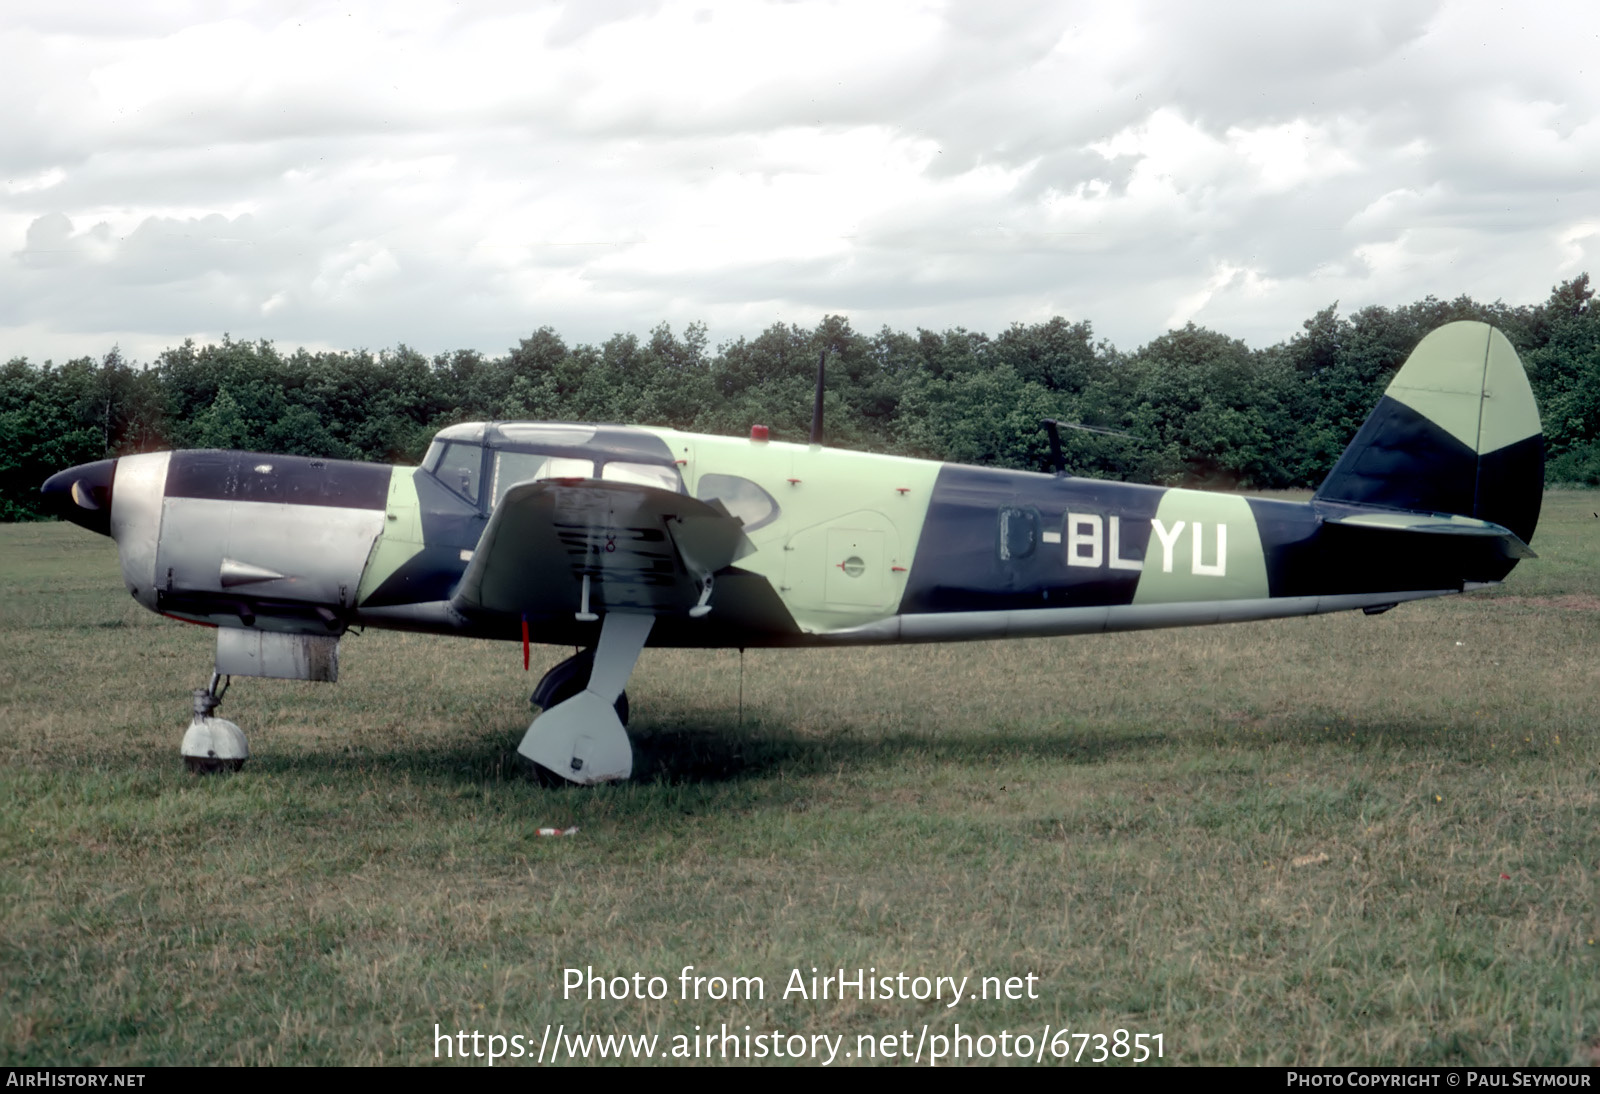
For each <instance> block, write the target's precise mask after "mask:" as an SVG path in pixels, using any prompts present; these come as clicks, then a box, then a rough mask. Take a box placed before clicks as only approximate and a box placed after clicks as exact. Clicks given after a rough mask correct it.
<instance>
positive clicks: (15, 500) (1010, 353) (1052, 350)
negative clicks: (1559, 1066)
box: [0, 274, 1600, 520]
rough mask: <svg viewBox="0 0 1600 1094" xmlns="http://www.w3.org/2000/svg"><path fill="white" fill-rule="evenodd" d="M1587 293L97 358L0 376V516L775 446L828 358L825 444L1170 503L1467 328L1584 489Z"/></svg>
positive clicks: (1307, 449) (1269, 479) (246, 345)
mask: <svg viewBox="0 0 1600 1094" xmlns="http://www.w3.org/2000/svg"><path fill="white" fill-rule="evenodd" d="M1593 296H1594V291H1593V289H1591V288H1590V285H1589V276H1588V274H1583V275H1582V276H1580V277H1577V278H1574V279H1573V280H1570V281H1567V282H1564V283H1562V284H1560V285H1557V286H1556V287H1555V288H1554V289H1553V290H1552V292H1551V294H1550V296H1549V298H1548V299H1547V300H1545V301H1544V302H1542V303H1540V304H1536V305H1523V306H1518V307H1509V306H1507V305H1505V304H1502V303H1499V302H1496V303H1493V304H1480V303H1478V302H1477V301H1475V300H1472V299H1470V298H1468V297H1465V296H1463V297H1459V298H1457V299H1455V300H1451V301H1443V300H1437V299H1435V298H1433V297H1431V296H1430V297H1427V298H1426V299H1424V300H1421V301H1419V302H1417V303H1413V304H1408V305H1405V306H1402V307H1394V308H1389V307H1379V306H1374V307H1367V308H1362V309H1361V310H1359V311H1356V312H1355V313H1353V314H1351V315H1348V316H1342V315H1340V314H1339V312H1338V306H1337V304H1334V305H1330V306H1329V307H1327V308H1324V309H1323V310H1322V311H1319V312H1317V314H1315V315H1313V316H1312V317H1311V318H1310V319H1307V320H1306V321H1305V323H1304V324H1303V329H1302V330H1301V331H1300V332H1299V333H1297V334H1295V335H1294V336H1293V337H1292V338H1290V339H1289V340H1288V341H1286V342H1282V343H1279V344H1277V345H1274V346H1270V347H1268V348H1266V349H1250V348H1249V347H1247V346H1246V345H1245V344H1244V343H1243V342H1241V341H1240V340H1238V339H1235V338H1230V337H1228V336H1227V335H1225V334H1222V333H1219V332H1217V331H1213V330H1208V329H1206V328H1204V327H1197V326H1195V325H1194V324H1193V323H1190V324H1188V325H1187V326H1185V327H1183V328H1182V329H1179V330H1172V331H1168V332H1167V333H1166V334H1163V335H1161V336H1160V337H1158V338H1156V339H1154V340H1153V341H1151V342H1149V343H1148V344H1146V345H1144V346H1142V347H1140V348H1139V349H1137V350H1134V351H1132V352H1131V353H1130V352H1124V351H1122V350H1119V349H1117V348H1116V347H1115V346H1113V345H1111V344H1110V343H1109V342H1107V341H1105V340H1103V339H1096V338H1095V337H1094V332H1093V329H1092V328H1091V326H1090V324H1089V323H1087V322H1077V323H1071V322H1068V321H1067V320H1065V319H1061V318H1055V319H1051V320H1049V321H1048V322H1044V323H1036V324H1032V325H1024V324H1020V323H1018V324H1014V325H1012V326H1011V327H1010V328H1009V329H1008V330H1005V331H1003V332H1001V333H999V334H997V335H988V334H980V333H975V332H972V331H967V330H963V329H960V328H956V329H952V330H946V331H943V332H935V331H931V330H918V331H916V332H915V333H906V332H903V331H895V330H890V329H889V328H887V327H885V328H884V329H882V330H880V331H879V332H878V333H876V334H863V333H860V332H858V331H855V330H853V329H852V328H851V326H850V323H849V321H848V320H847V319H845V318H843V317H840V316H829V317H827V318H825V319H823V320H822V321H821V322H820V323H818V324H817V325H816V327H815V328H813V329H810V330H807V329H803V328H801V327H798V326H793V325H791V326H783V325H775V326H773V327H770V328H768V329H767V330H765V331H763V332H762V333H761V334H759V335H757V336H756V337H754V338H738V339H735V340H733V341H731V342H726V343H724V344H722V345H720V346H718V347H717V348H716V349H715V350H712V349H711V348H710V347H709V345H708V343H707V336H706V328H705V327H704V326H703V325H701V324H692V325H690V326H689V327H688V328H687V329H686V330H684V331H683V332H682V334H675V333H674V332H673V331H672V330H671V328H670V327H668V326H667V325H666V324H662V325H660V326H658V327H656V329H655V330H653V331H651V332H650V334H649V336H648V337H646V338H639V337H637V336H636V335H633V334H619V335H616V336H614V337H612V338H610V339H609V340H607V341H605V342H603V343H601V344H599V345H590V344H580V345H573V346H569V345H568V344H567V343H566V342H565V341H564V340H563V339H562V338H561V337H560V336H559V335H558V334H557V333H556V332H555V331H554V330H552V329H550V328H549V327H543V328H540V329H539V330H537V331H535V332H534V333H533V334H532V335H530V336H529V337H527V338H524V339H522V340H521V341H520V343H519V344H518V345H517V346H516V347H515V348H514V349H512V350H510V351H509V352H508V353H506V354H504V355H503V356H499V357H486V356H484V355H482V354H480V353H478V352H476V351H473V350H456V351H454V352H449V353H441V354H438V355H436V356H434V357H432V358H429V357H427V356H425V355H424V354H422V353H419V352H417V351H416V350H414V349H412V348H410V347H408V346H405V345H400V346H397V347H396V348H394V349H392V350H382V351H380V352H377V353H371V352H368V351H366V350H357V351H352V352H319V353H312V352H308V351H306V350H304V349H300V350H296V351H294V352H293V353H284V352H282V351H281V350H279V349H278V348H277V347H276V346H274V345H273V344H272V343H271V342H267V341H257V342H245V341H235V340H233V339H231V338H228V337H226V336H224V338H223V340H222V341H221V343H216V344H208V345H203V346H196V345H195V344H193V342H190V341H186V342H184V344H183V345H181V346H178V347H176V348H172V349H167V350H165V351H163V352H162V353H161V354H160V355H159V356H158V357H157V358H156V360H155V361H153V362H149V363H148V364H147V365H141V364H138V363H135V362H131V361H127V360H125V359H124V358H123V357H122V355H121V354H120V353H119V352H118V351H117V350H116V349H112V350H111V351H110V352H109V353H107V354H106V355H105V356H104V357H103V358H102V359H101V360H99V361H96V360H94V359H92V358H87V357H85V358H79V359H77V360H73V361H68V362H66V363H65V364H61V365H56V364H54V363H52V362H48V361H47V362H45V363H44V364H34V363H32V362H30V361H28V360H27V358H25V357H17V358H13V359H11V360H10V361H8V362H7V363H6V364H5V366H4V368H3V370H0V520H26V519H32V518H35V517H37V516H39V515H40V509H39V504H38V502H39V485H40V484H41V483H42V482H43V481H44V480H45V479H46V478H47V477H48V476H49V475H51V474H53V473H54V472H56V471H59V470H61V469H62V468H65V467H69V466H72V465H74V464H79V463H86V462H89V461H92V460H99V459H105V458H107V457H111V456H120V455H127V454H130V453H135V452H149V451H157V450H161V449H167V448H235V449H249V450H256V451H263V452H282V453H292V454H298V455H307V456H322V457H332V458H337V459H355V460H379V461H387V462H401V463H403V462H416V461H417V460H418V459H420V457H421V455H422V453H423V452H424V451H425V449H426V448H427V444H428V441H429V439H430V438H431V437H432V435H433V433H434V432H435V431H436V430H437V429H439V428H441V427H443V426H445V425H449V424H452V423H454V422H461V421H473V420H481V419H491V418H495V419H535V420H545V421H590V422H622V423H638V424H649V425H665V426H673V427H676V428H679V429H684V430H690V431H694V432H700V433H724V434H744V433H746V432H747V431H748V430H749V427H750V426H751V425H752V424H754V423H762V424H765V425H768V426H769V427H770V428H771V431H772V436H773V438H774V439H776V440H795V441H804V440H805V439H806V438H807V436H808V433H809V429H810V420H811V408H812V393H813V385H814V381H815V375H816V366H817V358H818V355H819V354H821V353H824V352H825V353H826V354H827V375H828V384H827V395H826V422H827V437H826V440H827V443H828V444H830V445H835V446H839V447H847V448H858V449H865V450H870V451H877V452H892V453H897V454H902V455H911V456H923V457H931V458H935V459H942V460H952V461H956V462H961V463H975V464H988V465H993V466H1000V467H1013V468H1026V469H1032V470H1045V469H1048V466H1049V460H1050V456H1049V442H1048V439H1047V437H1046V435H1045V433H1044V432H1043V430H1042V429H1041V428H1040V425H1039V422H1040V420H1041V419H1043V418H1056V419H1060V420H1063V421H1070V422H1080V423H1083V424H1085V425H1091V426H1097V427H1101V428H1106V429H1113V430H1120V431H1122V432H1124V433H1126V434H1127V436H1125V437H1122V436H1108V435H1105V434H1100V433H1087V432H1080V431H1075V430H1068V431H1065V432H1064V433H1063V435H1062V440H1063V446H1064V449H1065V455H1066V459H1067V464H1068V469H1069V470H1070V471H1071V472H1072V473H1074V474H1079V475H1090V476H1097V477H1103V478H1115V479H1127V480H1133V481H1142V482H1154V483H1167V484H1182V485H1190V486H1216V487H1222V486H1228V487H1232V486H1237V487H1242V488H1253V489H1260V488H1275V487H1310V486H1315V485H1316V484H1317V483H1319V482H1320V481H1321V480H1322V478H1323V477H1324V476H1325V475H1326V474H1327V472H1328V470H1329V469H1330V468H1331V467H1332V465H1333V463H1334V461H1335V460H1336V459H1337V458H1338V456H1339V453H1340V452H1341V451H1342V450H1343V449H1344V446H1345V445H1346V444H1347V443H1348V442H1349V440H1350V438H1351V437H1352V436H1353V435H1354V434H1355V431H1356V429H1357V428H1358V427H1359V426H1360V424H1361V422H1362V421H1363V420H1364V419H1365V418H1366V415H1367V413H1368V412H1369V411H1370V410H1371V409H1372V407H1373V405H1374V404H1375V403H1376V402H1377V400H1378V397H1379V395H1380V394H1382V392H1383V389H1384V387H1385V386H1386V385H1387V384H1388V382H1389V379H1390V378H1391V377H1392V376H1393V375H1394V372H1395V370H1396V369H1398V368H1399V367H1400V365H1401V364H1402V363H1403V362H1404V361H1405V358H1406V356H1407V355H1408V354H1409V353H1410V352H1411V350H1412V349H1413V348H1414V347H1415V346H1416V344H1417V342H1418V341H1420V340H1421V338H1422V337H1423V335H1425V334H1427V333H1428V332H1429V331H1431V330H1432V329H1433V328H1435V327H1437V326H1439V325H1440V324H1443V323H1447V322H1450V321H1452V320H1457V319H1479V320H1485V321H1487V322H1490V323H1493V324H1494V325H1495V326H1497V327H1499V328H1500V329H1501V330H1502V331H1504V332H1505V333H1506V335H1507V337H1508V338H1510V340H1511V342H1512V344H1513V345H1514V346H1516V349H1517V352H1518V353H1519V354H1520V355H1521V357H1522V361H1523V364H1524V365H1525V366H1527V369H1528V374H1529V377H1530V379H1531V380H1532V383H1533V390H1534V393H1535V395H1536V396H1537V398H1538V400H1539V407H1540V411H1541V414H1542V415H1543V420H1544V431H1545V438H1546V441H1547V445H1548V451H1549V463H1548V468H1547V473H1546V478H1547V481H1551V482H1573V483H1587V484H1591V485H1593V484H1600V307H1595V306H1594V305H1593Z"/></svg>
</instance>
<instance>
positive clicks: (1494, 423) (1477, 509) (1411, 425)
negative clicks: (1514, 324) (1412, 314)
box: [1314, 321, 1544, 543]
mask: <svg viewBox="0 0 1600 1094" xmlns="http://www.w3.org/2000/svg"><path fill="white" fill-rule="evenodd" d="M1543 493H1544V433H1543V431H1542V427H1541V426H1540V423H1539V408H1538V405H1537V404H1536V403H1535V402H1534V398H1533V389H1532V388H1531V387H1530V386H1529V385H1528V377H1527V373H1525V372H1524V371H1523V368H1522V362H1521V361H1520V360H1519V359H1518V358H1517V351H1516V350H1515V349H1513V348H1512V346H1511V343H1510V342H1509V341H1507V339H1506V336H1505V335H1504V334H1501V333H1500V331H1499V330H1497V329H1495V328H1494V327H1492V326H1490V325H1489V324H1488V323H1481V322H1471V321H1463V322H1457V323H1447V324H1446V325H1444V326H1442V327H1440V328H1439V329H1438V330H1435V331H1434V332H1433V333H1431V334H1429V335H1428V336H1427V337H1426V338H1424V339H1423V340H1422V341H1421V342H1420V343H1418V344H1417V348H1416V349H1414V350H1412V351H1411V356H1410V357H1408V358H1406V363H1405V364H1404V365H1403V366H1401V369H1400V371H1399V372H1397V373H1396V374H1395V377H1394V379H1393V380H1392V381H1390V383H1389V387H1388V388H1387V390H1385V391H1384V394H1383V398H1382V399H1380V400H1379V401H1378V405H1377V407H1376V408H1374V409H1373V411H1372V413H1371V414H1370V415H1369V416H1368V417H1367V420H1366V422H1364V423H1363V424H1362V426H1361V429H1360V430H1359V431H1358V432H1357V433H1356V435H1355V439H1354V440H1352V441H1351V442H1350V445H1349V447H1348V448H1346V449H1345V450H1344V454H1343V455H1342V456H1340V457H1339V462H1338V463H1337V464H1335V465H1334V468H1333V470H1332V471H1331V472H1330V473H1329V474H1328V478H1327V479H1326V481H1324V482H1323V484H1322V485H1321V486H1320V487H1319V488H1318V489H1317V492H1316V494H1315V496H1314V500H1317V501H1338V502H1348V503H1353V504H1357V505H1372V506H1381V507H1383V508H1388V509H1401V510H1406V511H1410V512H1422V513H1451V514H1457V515H1461V516H1470V517H1476V518H1477V519H1479V520H1487V521H1492V522H1494V523H1495V524H1499V525H1501V526H1503V527H1505V528H1507V529H1509V530H1510V531H1511V532H1513V533H1515V534H1516V535H1517V536H1518V537H1520V538H1521V539H1522V540H1523V542H1525V543H1526V542H1528V541H1529V540H1531V539H1532V538H1533V530H1534V528H1535V527H1536V526H1537V525H1538V523H1539V506H1540V504H1541V502H1542V501H1543Z"/></svg>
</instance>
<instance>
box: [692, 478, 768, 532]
mask: <svg viewBox="0 0 1600 1094" xmlns="http://www.w3.org/2000/svg"><path fill="white" fill-rule="evenodd" d="M695 497H697V498H699V499H700V500H701V501H712V500H715V501H720V502H721V503H722V504H723V505H724V506H725V507H726V508H727V510H728V512H729V513H731V514H733V515H734V516H736V517H738V518H739V519H740V520H742V521H744V530H745V531H746V532H753V531H755V530H756V529H757V528H763V527H765V526H766V525H768V524H771V523H772V522H773V521H775V520H777V519H778V516H779V514H780V513H781V510H780V509H779V508H778V503H777V501H776V500H775V499H774V498H773V496H772V495H771V494H769V493H767V492H766V491H765V490H763V489H761V487H759V486H757V485H756V484H755V483H753V482H751V481H750V480H749V479H746V478H741V477H740V476H738V475H701V476H700V483H699V485H698V486H696V487H695Z"/></svg>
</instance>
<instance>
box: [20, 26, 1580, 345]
mask: <svg viewBox="0 0 1600 1094" xmlns="http://www.w3.org/2000/svg"><path fill="white" fill-rule="evenodd" d="M1597 58H1600V5H1596V4H1593V3H1578V2H1575V0H1574V2H1563V3H1545V4H1536V5H1510V4H1507V5H1500V4H1488V3H1432V2H1421V3H1408V2H1396V0H1383V2H1380V3H1370V4H1369V3H1359V2H1348V0H1346V2H1341V3H1338V4H1328V5H1312V4H1301V3H1294V4H1288V3H1283V2H1281V0H1273V2H1269V3H1260V4H1250V3H1228V4H1200V3H1173V4H1137V3H1129V2H1127V0H1118V2H1116V3H1106V4H1098V3H1085V4H1070V3H1022V2H1009V0H976V2H965V0H955V2H950V3H924V2H889V0H885V2H878V0H855V2H849V3H827V2H811V0H805V2H796V3H762V2H759V0H737V2H722V0H689V2H685V3H678V2H675V0H582V2H574V3H566V4H563V3H539V2H533V0H521V2H501V0H482V2H476V0H474V2H461V3H449V2H442V0H441V2H433V0H398V2H397V0H385V2H383V3H377V4H368V3H363V2H357V3H345V4H323V3H301V4H296V3H269V4H244V3H232V2H228V0H215V2H205V0H159V2H141V3H135V4H126V5H123V4H112V3H110V2H102V3H95V4H81V5H74V4H68V3H62V2H61V0H5V3H4V5H3V6H0V66H3V71H4V72H5V74H6V76H5V80H4V81H3V82H0V359H3V358H8V357H12V356H17V355H26V356H28V357H30V358H32V359H34V360H42V359H44V358H47V357H53V358H55V359H56V360H58V361H59V360H63V359H65V358H68V357H73V356H79V355H84V354H92V355H96V356H98V355H100V354H103V353H104V352H105V351H106V350H107V349H109V348H110V347H111V345H112V344H113V343H118V344H120V345H121V347H122V349H123V352H124V354H125V355H128V356H131V357H134V358H136V359H140V360H148V359H150V358H151V357H153V356H154V355H155V354H156V353H157V352H158V351H159V350H160V349H162V348H164V347H166V346H170V345H176V344H178V343H180V342H181V341H182V340H183V339H184V338H185V337H193V338H195V339H196V340H214V339H217V338H219V337H220V336H221V335H222V333H223V332H224V331H227V332H230V333H231V334H232V335H233V336H234V337H236V338H249V339H254V338H268V339H271V340H273V341H275V342H277V343H278V344H279V345H280V346H284V347H286V348H292V347H294V346H298V345H305V346H308V347H312V348H356V347H368V348H372V349H378V348H382V347H389V346H394V345H396V344H398V343H400V342H405V343H407V344H409V345H411V346H414V347H416V348H417V349H420V350H423V351H424V352H427V353H435V352H440V351H443V350H448V349H456V348H477V349H481V350H484V351H486V352H490V353H500V352H504V350H505V349H506V348H507V347H509V346H512V345H514V344H515V343H516V341H517V339H518V338H520V337H523V336H525V335H527V334H528V333H529V332H531V331H532V330H534V329H536V328H538V327H540V326H545V325H548V326H551V327H553V328H555V329H556V331H558V332H559V333H560V334H561V335H562V336H563V337H565V338H566V339H567V341H568V342H569V343H576V342H586V341H599V340H603V339H605V338H606V337H609V336H610V335H612V334H614V333H619V332H634V333H638V334H644V333H645V332H647V331H648V330H649V329H650V328H652V327H654V326H655V325H657V324H658V323H661V322H663V321H665V322H669V323H671V324H672V326H673V328H674V329H675V330H681V329H682V328H683V327H684V326H685V325H686V324H688V323H690V322H695V321H700V322H704V323H705V324H707V326H708V327H709V333H710V338H711V341H712V343H713V344H717V343H721V342H723V341H726V340H729V339H732V338H735V337H738V336H740V335H747V336H748V335H754V334H756V333H758V332H759V331H760V330H762V329H763V328H765V327H767V326H768V325H770V324H772V323H775V322H782V323H799V324H801V325H802V326H810V325H812V324H814V323H815V322H816V321H817V320H818V319H819V318H821V317H822V316H823V315H825V314H829V313H838V314H843V315H846V316H848V317H849V318H850V321H851V323H852V325H853V326H854V327H855V328H856V329H857V330H859V331H863V332H867V333H870V332H873V331H876V330H877V329H878V328H879V327H881V326H884V325H888V326H891V327H894V328H897V329H902V330H912V329H914V328H916V327H928V328H932V329H936V330H943V329H946V328H949V327H955V326H962V327H966V328H968V329H971V330H980V331H987V332H991V333H997V332H999V331H1000V330H1003V329H1004V328H1005V327H1006V326H1008V325H1009V324H1011V323H1013V322H1019V321H1020V322H1037V321H1040V320H1043V319H1047V318H1049V317H1050V316H1052V315H1063V316H1066V317H1067V318H1069V319H1072V320H1079V319H1087V320H1090V321H1091V322H1092V323H1093V324H1094V327H1095V330H1096V331H1097V333H1098V334H1100V335H1101V336H1104V337H1108V338H1110V339H1111V340H1112V341H1113V342H1115V343H1116V344H1118V345H1119V346H1122V347H1123V348H1126V349H1132V348H1135V347H1136V346H1138V345H1140V344H1143V343H1144V342H1146V341H1148V340H1149V339H1151V338H1153V337H1155V336H1156V335H1158V334H1160V333H1161V332H1162V331H1163V330H1166V329H1167V328H1169V327H1171V326H1174V325H1181V324H1182V323H1184V322H1186V321H1188V320H1190V319H1192V320H1194V321H1195V322H1197V323H1201V324H1204V325H1206V326H1210V327H1213V328H1215V329H1218V330H1221V331H1224V332H1226V333H1228V334H1231V335H1234V336H1237V337H1241V338H1244V339H1245V340H1246V341H1248V342H1250V343H1251V344H1252V345H1268V344H1271V343H1273V342H1277V341H1280V340H1282V339H1285V338H1288V337H1289V336H1290V335H1292V334H1293V333H1294V332H1295V331H1296V330H1298V329H1299V325H1300V323H1301V322H1302V321H1303V320H1304V319H1305V318H1307V317H1308V316H1310V315H1311V314H1312V313H1313V312H1315V311H1316V310H1317V309H1319V308H1322V307H1325V306H1326V305H1328V304H1330V303H1332V302H1333V301H1335V300H1338V301H1339V302H1340V306H1341V310H1343V311H1344V312H1346V313H1348V312H1349V311H1352V310H1354V309H1355V308H1358V307H1361V306H1363V305H1366V304H1372V303H1379V304H1404V303H1408V302H1410V301H1413V300H1416V299H1420V298H1421V297H1423V296H1424V295H1427V294H1429V293H1432V294H1434V295H1437V296H1441V297H1454V296H1457V295H1459V294H1462V293H1467V294H1470V295H1472V296H1474V297H1477V298H1478V299H1480V300H1485V301H1488V300H1495V299H1503V300H1505V301H1507V302H1509V303H1531V302H1536V301H1538V300H1540V299H1542V298H1543V297H1544V296H1545V295H1546V294H1547V293H1548V292H1549V290H1550V287H1551V285H1552V284H1554V283H1555V282H1556V281H1558V280H1562V279H1566V278H1569V277H1572V276H1574V275H1576V274H1578V273H1580V272H1584V271H1591V272H1593V273H1594V274H1595V275H1596V276H1597V277H1600V176H1597V173H1600V121H1597V118H1600V110H1597V106H1600V60H1597Z"/></svg>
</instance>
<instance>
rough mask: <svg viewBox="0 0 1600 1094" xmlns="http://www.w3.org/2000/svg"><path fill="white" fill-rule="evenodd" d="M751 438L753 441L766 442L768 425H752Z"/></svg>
mask: <svg viewBox="0 0 1600 1094" xmlns="http://www.w3.org/2000/svg"><path fill="white" fill-rule="evenodd" d="M750 439H751V440H752V441H760V442H761V443H762V444H765V443H766V442H767V427H766V426H764V425H753V426H751V427H750Z"/></svg>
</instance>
